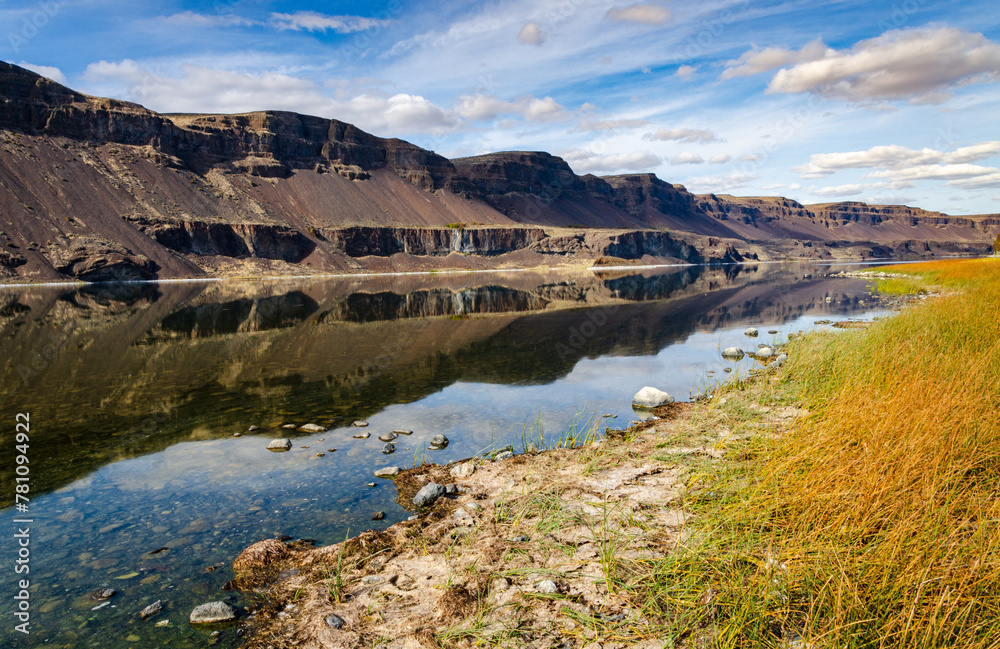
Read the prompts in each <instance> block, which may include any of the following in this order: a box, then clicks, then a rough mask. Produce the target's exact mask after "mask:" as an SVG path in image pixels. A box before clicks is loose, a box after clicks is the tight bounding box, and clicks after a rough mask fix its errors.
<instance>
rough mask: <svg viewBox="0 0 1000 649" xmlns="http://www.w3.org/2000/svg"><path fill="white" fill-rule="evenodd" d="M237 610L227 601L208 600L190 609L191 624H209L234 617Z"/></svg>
mask: <svg viewBox="0 0 1000 649" xmlns="http://www.w3.org/2000/svg"><path fill="white" fill-rule="evenodd" d="M237 613H238V611H237V610H236V607H235V606H233V605H232V604H230V603H229V602H209V603H207V604H202V605H201V606H198V607H196V608H195V609H194V610H193V611H191V616H190V618H189V619H190V621H191V624H211V623H213V622H226V621H228V620H234V619H236V616H237Z"/></svg>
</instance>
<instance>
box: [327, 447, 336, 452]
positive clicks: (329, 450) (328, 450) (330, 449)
mask: <svg viewBox="0 0 1000 649" xmlns="http://www.w3.org/2000/svg"><path fill="white" fill-rule="evenodd" d="M336 450H337V449H335V448H328V449H326V452H327V453H333V452H335V451H336Z"/></svg>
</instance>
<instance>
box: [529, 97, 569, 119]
mask: <svg viewBox="0 0 1000 649" xmlns="http://www.w3.org/2000/svg"><path fill="white" fill-rule="evenodd" d="M525 102H526V103H525V104H524V109H523V112H522V114H523V115H524V119H526V120H528V121H529V122H554V121H557V120H560V119H565V118H566V117H567V116H568V112H567V110H566V109H565V108H564V107H562V106H561V105H559V103H558V102H557V101H556V100H555V99H553V98H552V97H545V98H543V99H536V98H534V97H530V98H528V99H526V100H525Z"/></svg>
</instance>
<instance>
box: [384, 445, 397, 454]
mask: <svg viewBox="0 0 1000 649" xmlns="http://www.w3.org/2000/svg"><path fill="white" fill-rule="evenodd" d="M382 452H383V453H385V454H386V455H390V454H392V453H395V452H396V445H395V444H386V445H385V446H383V447H382Z"/></svg>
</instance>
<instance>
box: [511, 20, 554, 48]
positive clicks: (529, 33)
mask: <svg viewBox="0 0 1000 649" xmlns="http://www.w3.org/2000/svg"><path fill="white" fill-rule="evenodd" d="M547 36H548V34H546V33H545V32H543V31H542V30H541V28H540V27H539V26H538V24H537V23H528V24H527V25H525V26H524V27H522V28H521V31H519V32H518V33H517V40H519V41H521V42H522V43H525V44H528V45H541V44H542V43H544V42H545V39H546V37H547Z"/></svg>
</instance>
